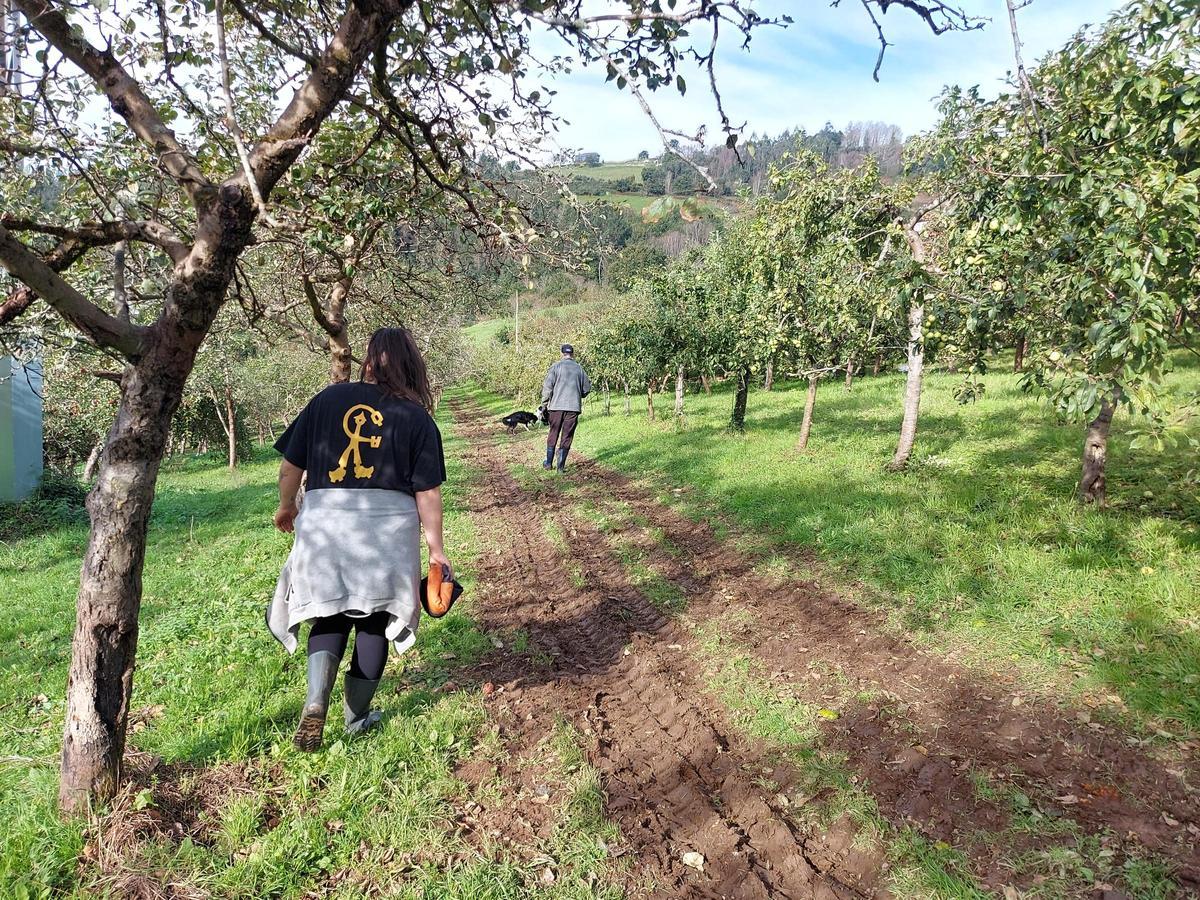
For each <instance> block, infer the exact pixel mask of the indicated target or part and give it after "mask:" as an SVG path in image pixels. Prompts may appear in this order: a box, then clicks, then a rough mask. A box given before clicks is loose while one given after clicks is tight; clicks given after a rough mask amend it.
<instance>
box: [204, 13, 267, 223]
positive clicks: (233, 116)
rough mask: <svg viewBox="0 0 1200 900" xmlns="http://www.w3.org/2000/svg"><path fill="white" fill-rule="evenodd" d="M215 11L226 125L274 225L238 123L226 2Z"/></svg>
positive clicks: (252, 189)
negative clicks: (227, 44) (230, 71)
mask: <svg viewBox="0 0 1200 900" xmlns="http://www.w3.org/2000/svg"><path fill="white" fill-rule="evenodd" d="M215 12H216V18H217V59H218V60H219V62H220V66H221V93H222V94H223V95H224V97H225V127H226V128H228V129H229V133H230V135H231V136H232V137H233V146H234V148H235V149H236V150H237V157H238V161H239V162H240V163H241V165H242V172H243V173H244V174H245V176H246V183H247V184H248V185H249V187H250V196H252V197H253V198H254V205H255V206H257V207H258V212H259V214H260V215H261V216H262V217H263V221H264V222H266V223H267V224H268V225H270V226H272V227H274V226H275V225H276V222H275V220H274V219H272V218H271V214H270V213H269V212H267V202H266V200H265V199H264V198H263V195H262V191H261V190H260V189H259V186H258V179H257V178H255V177H254V170H253V169H252V168H250V157H249V156H248V155H247V153H246V142H245V141H244V140H243V139H242V127H241V126H240V125H238V120H237V112H236V111H235V110H234V108H233V78H232V77H231V76H230V74H229V53H228V51H227V50H226V48H225V3H224V2H223V0H216V4H215Z"/></svg>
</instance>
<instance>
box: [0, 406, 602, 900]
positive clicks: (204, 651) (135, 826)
mask: <svg viewBox="0 0 1200 900" xmlns="http://www.w3.org/2000/svg"><path fill="white" fill-rule="evenodd" d="M443 430H444V431H447V432H448V429H446V428H445V425H444V427H443ZM457 449H458V445H457V444H456V442H455V440H454V438H453V436H450V439H449V440H448V441H447V462H448V467H449V468H450V485H451V486H450V487H449V488H448V494H447V499H448V506H447V526H446V533H447V539H448V541H449V546H448V552H449V553H450V555H451V556H452V557H453V558H454V559H455V562H456V565H457V568H458V570H459V574H460V577H462V578H463V580H464V583H465V584H466V585H467V587H468V590H469V589H470V587H471V584H472V582H471V575H470V561H471V559H472V558H473V556H474V554H475V553H476V546H477V545H476V540H475V537H474V535H473V534H472V533H471V529H470V522H469V521H468V520H467V519H466V518H465V516H464V515H463V513H462V510H461V506H460V500H461V491H462V489H463V484H464V479H466V478H467V477H468V476H469V473H468V472H467V471H466V470H465V469H464V467H463V465H462V463H461V462H460V460H459V458H458V453H457ZM216 456H217V455H215V454H214V456H212V457H209V458H202V459H194V460H189V461H186V462H179V461H176V462H173V463H171V464H169V465H168V467H167V470H166V471H165V472H164V474H163V476H162V478H161V480H160V483H159V491H158V495H157V498H156V500H155V508H154V518H153V524H152V526H151V530H150V544H149V549H148V553H147V558H146V578H145V602H144V606H143V610H142V617H141V621H142V630H141V638H140V646H139V655H138V667H137V677H136V680H135V687H134V693H133V702H132V707H131V708H132V709H133V714H132V716H131V722H132V723H133V724H132V726H131V732H132V733H131V735H130V745H131V747H132V748H133V749H134V750H135V751H137V754H136V757H135V758H137V759H143V760H144V759H150V758H151V755H153V757H158V758H161V760H162V761H163V762H162V763H161V764H160V765H159V766H157V767H155V768H153V769H152V770H151V771H150V773H149V775H148V776H142V777H140V778H135V783H134V784H133V785H132V786H131V787H130V788H129V789H128V790H127V791H126V793H125V794H124V795H122V796H121V797H120V798H119V800H118V801H117V803H116V804H115V805H114V806H113V808H112V809H110V810H105V811H103V812H101V813H99V814H97V815H96V816H95V817H93V818H92V819H91V820H90V821H88V820H76V821H74V822H70V823H64V822H63V821H61V820H60V819H59V818H58V816H57V813H56V811H55V809H54V800H55V794H56V790H57V776H58V771H57V752H58V749H59V743H60V739H61V736H62V719H63V697H64V694H65V685H66V673H67V663H68V657H69V653H70V643H71V624H72V623H73V621H74V603H75V590H76V586H77V583H78V571H79V560H80V557H81V555H82V552H83V549H84V545H85V542H86V537H87V535H86V527H85V525H84V522H83V521H82V515H81V514H80V515H76V516H74V519H75V520H76V521H70V518H71V517H70V516H66V517H61V516H60V518H65V519H66V520H65V521H62V522H59V523H58V524H54V523H53V522H51V521H46V522H45V526H46V527H45V528H44V529H42V530H39V531H37V532H36V533H32V534H30V535H29V536H27V537H24V538H22V539H19V540H13V541H11V542H9V543H5V544H0V587H2V596H3V598H4V599H3V601H0V602H2V605H0V664H2V666H3V672H4V678H3V684H2V686H0V728H2V730H3V733H4V734H5V735H7V736H8V737H6V739H5V751H4V752H5V753H6V754H9V755H6V756H4V757H2V758H0V817H2V819H3V821H4V827H3V829H2V830H0V896H3V897H44V896H56V897H57V896H78V897H95V896H102V895H108V896H114V897H127V896H160V895H162V896H166V894H159V893H145V892H143V891H150V890H151V887H150V886H151V885H154V884H155V883H157V885H158V886H159V887H162V886H164V885H169V886H170V887H171V889H172V890H171V891H170V896H177V897H191V896H197V894H199V895H201V896H210V895H215V896H220V897H243V898H247V900H250V898H255V900H256V898H262V897H299V896H311V894H308V893H306V892H310V891H316V892H318V893H320V895H321V896H327V897H339V898H355V897H361V896H364V893H363V892H364V890H366V887H364V886H366V885H369V884H375V885H379V884H388V885H391V886H392V887H394V888H395V889H396V890H397V891H398V893H394V894H392V896H397V897H409V898H417V897H439V898H464V900H465V898H502V897H503V898H511V897H516V896H539V895H542V894H543V893H544V892H543V891H542V890H541V885H540V883H539V881H538V876H539V875H540V874H541V871H542V868H543V867H541V866H535V865H534V864H533V863H530V862H529V861H528V860H523V859H519V858H515V857H512V856H510V855H508V854H507V853H506V851H505V850H504V849H503V848H486V847H485V848H483V852H482V853H481V852H480V849H479V848H473V849H472V850H471V851H470V852H469V853H467V852H464V851H465V845H464V843H463V840H462V839H461V838H460V837H458V836H456V834H455V831H454V828H453V821H452V820H453V815H454V812H453V807H454V804H455V803H456V802H457V803H461V802H462V801H463V799H464V790H465V789H464V786H463V784H462V783H461V782H460V781H458V780H457V779H456V778H455V777H454V774H453V769H454V765H455V763H456V761H458V760H459V759H461V758H463V757H464V756H467V755H470V754H472V753H482V754H485V755H486V754H487V753H489V752H494V751H493V750H492V749H489V748H490V747H491V744H489V741H493V739H494V736H490V735H489V732H488V731H487V730H486V728H484V723H485V712H484V708H483V701H482V698H481V696H480V694H479V693H478V691H470V690H453V691H443V690H441V688H442V686H443V685H445V684H446V683H447V682H448V681H449V680H450V679H451V678H453V677H454V673H455V672H456V670H457V669H459V668H460V667H462V666H466V665H470V664H471V662H472V661H473V660H475V659H477V658H478V657H479V656H480V654H482V653H483V652H484V650H485V649H490V648H491V644H490V643H489V640H488V638H487V637H486V636H485V635H483V634H482V633H481V632H480V631H479V629H478V628H477V627H476V625H475V623H474V621H473V620H472V619H471V616H470V604H469V602H467V601H464V603H463V604H461V605H460V606H456V607H455V609H454V611H453V612H452V613H451V614H450V615H449V616H447V617H446V618H445V619H442V620H440V621H438V622H432V623H431V622H426V623H425V624H424V625H423V626H422V628H421V631H420V636H419V640H418V645H417V648H416V649H414V650H412V651H410V652H409V654H407V655H406V656H405V657H404V658H403V661H402V662H398V661H397V660H395V659H393V660H392V661H391V662H390V663H389V667H388V674H387V676H386V679H385V681H384V689H383V691H381V693H380V694H379V695H378V696H377V698H376V705H377V706H379V707H380V708H381V709H382V710H383V713H384V724H383V727H382V728H381V729H380V730H379V731H378V732H377V733H376V734H375V735H373V736H372V738H371V739H370V740H363V741H359V742H345V743H343V742H340V741H339V740H338V732H339V730H340V729H339V725H340V713H339V712H338V711H337V707H336V706H335V708H334V712H333V713H332V716H331V723H330V725H329V727H328V728H327V730H326V737H325V740H326V748H327V749H326V750H325V751H324V752H322V753H318V754H313V755H305V754H300V753H298V752H297V751H296V750H294V749H293V748H292V745H291V741H290V737H291V730H292V728H293V727H294V726H295V722H296V719H297V717H298V715H299V711H300V705H301V703H302V701H303V698H304V656H303V654H302V653H299V654H297V655H296V656H288V655H287V653H285V652H284V650H283V649H282V648H281V647H280V646H279V645H278V644H277V643H276V642H275V640H274V639H273V638H272V637H271V635H270V634H269V633H268V632H267V630H266V628H265V626H264V624H263V610H264V607H265V604H266V603H267V601H268V599H269V598H270V596H271V592H272V590H273V587H274V579H275V577H276V575H277V574H278V571H279V567H280V566H281V565H282V563H283V560H284V558H285V556H286V554H287V550H288V545H289V540H290V538H288V537H285V536H284V535H280V534H278V533H276V532H275V531H274V529H273V527H272V526H271V521H270V517H271V513H272V512H273V510H274V508H275V501H276V493H275V471H276V467H277V462H276V457H275V455H274V454H273V453H271V452H269V451H260V453H259V455H258V457H257V458H256V459H255V460H254V461H253V462H251V463H249V464H246V465H244V466H243V467H242V468H240V469H239V470H238V471H237V472H236V473H230V472H228V471H227V470H226V469H225V467H224V466H223V465H222V464H221V463H220V461H219V460H218V459H217V458H216ZM333 702H334V704H336V705H337V706H340V703H341V701H340V687H338V688H336V689H335V692H334V698H333ZM548 746H549V748H550V752H551V754H552V755H551V757H550V758H552V759H556V758H557V757H555V756H554V754H557V755H558V757H562V758H563V759H568V758H569V759H570V765H569V766H568V765H566V764H565V763H564V764H563V765H562V766H560V767H559V768H558V769H557V771H558V776H557V777H560V778H561V785H560V786H561V787H562V788H563V789H564V791H565V793H566V795H568V796H571V795H572V792H574V793H576V794H580V792H582V793H583V794H586V795H587V796H583V797H581V798H580V799H579V802H575V801H572V802H571V803H570V804H569V806H570V811H568V812H564V816H565V817H566V818H565V819H564V821H563V822H562V824H561V827H559V828H558V829H557V830H556V832H555V837H554V842H553V846H551V847H548V848H546V852H549V853H552V854H553V855H554V857H555V858H556V859H559V860H565V861H569V862H570V867H569V868H570V871H566V870H565V869H564V871H562V872H561V874H560V878H559V880H558V882H557V883H556V884H555V885H554V888H553V891H552V892H550V893H552V895H553V896H554V897H585V896H586V897H593V896H596V894H595V891H594V889H593V888H592V887H591V886H590V884H591V882H590V878H591V873H592V872H593V870H594V868H595V866H596V865H598V864H599V863H598V854H597V851H596V847H597V843H596V837H597V835H598V834H599V832H598V831H596V829H598V828H600V827H601V823H600V821H599V819H598V818H596V817H595V816H590V814H589V815H585V814H584V812H583V811H586V810H591V809H594V808H595V806H596V801H595V800H594V797H593V796H592V795H594V793H595V790H596V788H595V783H594V779H592V778H590V777H589V775H588V773H589V772H590V770H589V769H588V768H587V766H586V765H585V764H583V763H581V762H580V760H579V759H578V758H577V757H578V750H577V749H575V748H574V747H573V746H572V744H571V740H570V735H569V734H566V733H564V734H563V735H559V736H556V738H555V740H554V741H553V742H552V743H551V744H550V745H548ZM555 765H557V763H555ZM552 768H553V767H552ZM556 789H557V787H556ZM180 815H184V816H194V817H195V818H196V820H197V823H196V824H195V825H194V826H193V828H194V830H198V831H200V832H201V833H203V834H204V835H205V836H206V839H205V840H203V841H193V840H192V839H191V838H190V837H185V838H183V839H182V840H179V838H178V837H177V836H176V835H173V834H172V833H171V831H170V827H169V826H170V824H171V821H172V818H174V817H178V816H180ZM156 822H165V823H166V825H165V826H163V827H158V826H156V825H155V823H156ZM81 860H82V863H81ZM398 872H402V873H403V874H402V876H401V875H398V874H397V873H398ZM147 876H150V879H149V880H147ZM189 891H192V892H191V893H189Z"/></svg>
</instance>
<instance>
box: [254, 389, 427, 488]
mask: <svg viewBox="0 0 1200 900" xmlns="http://www.w3.org/2000/svg"><path fill="white" fill-rule="evenodd" d="M275 449H276V450H278V451H279V452H280V453H282V454H283V457H284V459H286V460H287V461H288V462H290V463H291V464H292V465H294V466H297V467H299V468H301V469H305V470H306V471H307V472H308V480H307V488H306V489H307V490H310V491H315V490H320V489H322V488H374V489H376V490H379V489H382V490H390V491H404V492H405V493H406V494H413V493H416V492H417V491H427V490H430V489H431V488H435V487H437V486H438V485H439V484H441V483H442V482H443V481H445V480H446V462H445V460H444V459H443V457H442V435H441V432H440V431H438V427H437V425H435V424H434V422H433V419H432V418H430V416H429V413H427V412H426V411H425V410H424V408H423V407H421V405H420V404H418V403H413V402H412V401H411V400H402V399H400V398H398V397H392V396H389V395H388V394H385V393H384V392H383V391H382V390H380V388H379V387H378V386H377V385H374V384H365V383H363V382H349V383H346V384H331V385H330V386H329V387H327V388H325V390H323V391H321V393H319V394H317V396H315V397H313V398H312V399H311V400H310V401H308V406H306V407H304V409H303V410H301V411H300V415H298V416H296V420H295V421H294V422H292V424H291V425H289V426H288V429H287V431H285V432H284V433H283V435H282V436H281V437H280V438H279V440H278V441H276V442H275Z"/></svg>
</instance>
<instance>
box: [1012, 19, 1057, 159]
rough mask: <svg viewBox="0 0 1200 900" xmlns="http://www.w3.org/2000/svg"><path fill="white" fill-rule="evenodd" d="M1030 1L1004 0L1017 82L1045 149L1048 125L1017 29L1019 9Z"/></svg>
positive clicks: (1047, 140) (1048, 139)
mask: <svg viewBox="0 0 1200 900" xmlns="http://www.w3.org/2000/svg"><path fill="white" fill-rule="evenodd" d="M1030 2H1031V0H1025V2H1024V3H1017V2H1016V0H1004V3H1005V5H1006V6H1007V7H1008V30H1009V32H1010V33H1011V34H1012V43H1013V59H1014V60H1016V63H1017V84H1018V85H1020V88H1021V99H1022V100H1024V102H1025V111H1026V114H1027V115H1028V116H1029V117H1030V118H1032V119H1033V123H1034V126H1035V127H1036V128H1037V131H1038V136H1039V137H1040V138H1041V141H1042V149H1043V150H1045V149H1046V147H1048V146H1049V144H1050V138H1049V136H1048V135H1047V134H1046V126H1045V125H1043V124H1042V117H1041V115H1040V114H1039V113H1038V97H1037V94H1036V93H1034V90H1033V83H1032V82H1031V81H1030V80H1029V73H1028V72H1026V71H1025V60H1024V58H1023V56H1022V54H1021V33H1020V31H1018V30H1017V10H1018V9H1024V8H1025V7H1026V6H1028V5H1029V4H1030Z"/></svg>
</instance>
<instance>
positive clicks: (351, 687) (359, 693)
mask: <svg viewBox="0 0 1200 900" xmlns="http://www.w3.org/2000/svg"><path fill="white" fill-rule="evenodd" d="M342 686H343V687H344V688H345V694H346V696H345V700H344V701H343V704H342V705H343V711H344V712H345V714H346V734H348V735H350V736H352V737H353V736H355V735H360V734H363V733H364V732H366V731H370V730H371V729H372V728H374V727H375V726H376V725H378V724H379V720H380V719H381V718H382V715H381V713H380V712H379V711H378V710H373V709H371V700H372V699H373V698H374V697H375V691H376V689H377V688H378V687H379V679H375V680H374V681H369V680H367V679H366V678H355V677H354V676H353V675H347V676H346V677H345V679H344V680H343V681H342Z"/></svg>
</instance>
